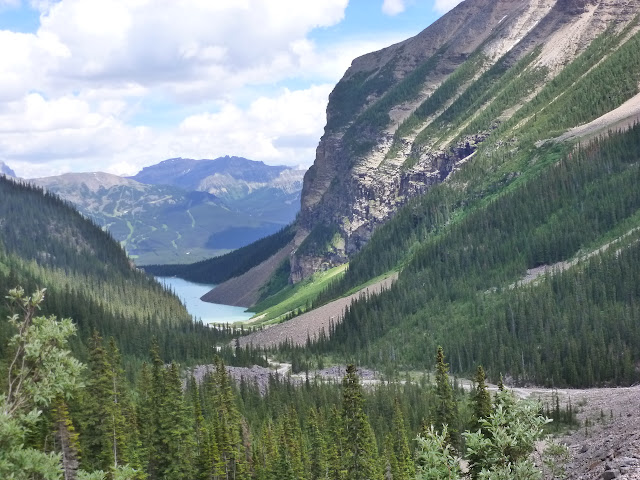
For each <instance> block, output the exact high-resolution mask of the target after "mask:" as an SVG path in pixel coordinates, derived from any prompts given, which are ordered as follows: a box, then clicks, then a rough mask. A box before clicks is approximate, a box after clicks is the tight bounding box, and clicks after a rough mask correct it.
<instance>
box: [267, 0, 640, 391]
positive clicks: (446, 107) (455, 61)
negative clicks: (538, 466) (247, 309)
mask: <svg viewBox="0 0 640 480" xmlns="http://www.w3.org/2000/svg"><path fill="white" fill-rule="evenodd" d="M638 12H640V4H638V3H637V2H601V1H593V2H586V1H573V2H567V1H558V2H555V1H552V0H549V1H546V2H530V3H529V2H484V1H480V0H476V1H473V0H468V1H466V2H463V3H462V4H460V5H459V6H458V7H456V8H455V9H454V10H452V11H451V12H450V13H448V14H447V15H445V16H444V17H442V18H441V19H440V20H439V21H438V22H436V23H435V24H434V25H432V26H430V27H429V28H427V29H426V30H425V31H424V32H422V33H421V34H419V35H418V36H416V37H414V38H412V39H409V40H407V41H405V42H402V43H400V44H397V45H393V46H391V47H389V48H387V49H384V50H382V51H380V52H375V53H372V54H369V55H365V56H364V57H361V58H359V59H356V60H354V62H353V64H352V66H351V67H350V69H349V70H348V71H347V73H346V74H345V77H344V78H343V80H342V81H341V82H340V83H339V84H338V85H337V86H336V88H335V89H334V92H333V93H332V95H331V97H330V102H329V107H328V122H327V127H326V129H325V135H324V136H323V138H322V139H321V141H320V146H319V148H318V157H317V158H316V162H315V164H314V166H313V167H312V168H311V169H310V171H309V172H308V173H307V175H306V176H305V185H304V189H303V193H302V211H301V214H300V216H299V218H298V221H297V222H296V223H295V224H294V228H295V232H296V237H295V239H294V242H295V247H294V250H293V252H292V254H291V255H290V257H289V266H290V270H289V275H290V276H289V279H290V280H292V281H294V282H299V281H300V280H302V279H304V278H308V277H309V276H310V275H311V274H312V273H313V272H315V271H318V270H327V269H329V268H330V267H332V266H334V265H339V264H341V263H344V262H346V261H347V260H349V267H348V269H347V271H346V273H345V274H344V275H343V276H337V277H336V279H335V280H334V281H333V282H332V284H331V285H329V287H328V288H326V289H325V290H324V291H323V292H321V293H320V294H317V293H316V295H315V300H313V301H312V302H309V296H308V295H304V296H300V298H303V297H304V298H305V299H306V300H305V302H306V303H299V304H296V303H295V302H294V301H293V298H294V297H293V295H294V289H292V288H291V287H290V286H287V285H286V284H283V283H279V285H282V286H283V288H282V289H281V290H280V291H279V292H274V293H273V294H272V296H271V297H270V298H262V299H261V302H259V303H258V308H257V310H258V314H260V313H263V312H261V311H260V310H261V308H262V307H261V305H274V304H276V303H277V304H278V305H279V307H278V309H279V311H280V310H283V309H284V308H285V305H286V306H287V307H286V308H288V310H283V311H282V312H281V313H282V314H281V316H280V319H286V318H290V317H291V316H295V315H296V314H297V313H300V312H309V310H310V309H311V308H317V307H319V306H322V305H324V304H326V303H328V302H330V301H333V300H335V299H340V298H344V297H346V296H348V295H350V294H352V293H353V292H354V291H356V290H357V289H358V288H361V286H362V285H366V284H368V282H371V281H372V280H373V279H376V278H380V277H381V276H383V275H388V274H389V272H392V271H399V277H398V281H397V282H396V283H394V285H393V286H392V287H391V288H390V289H389V290H387V291H385V292H383V293H381V294H380V295H371V296H369V297H367V298H364V299H358V300H356V301H354V302H353V303H352V304H351V306H350V307H349V308H348V310H347V312H346V313H345V314H344V320H343V321H342V322H341V323H339V324H337V325H336V326H335V329H333V330H332V332H331V333H332V336H331V338H330V339H329V338H328V335H327V336H325V337H323V338H321V341H319V342H316V343H314V344H312V345H311V346H310V347H307V348H294V347H292V346H291V345H287V346H284V347H282V352H283V354H285V355H295V356H302V357H304V358H306V359H307V361H313V360H312V359H313V358H314V356H316V355H329V356H333V357H335V356H337V357H338V358H344V359H345V360H352V359H359V360H360V361H362V362H364V363H367V364H371V365H375V366H378V367H384V368H398V367H400V368H424V367H425V366H426V365H427V364H428V361H429V359H428V358H425V356H424V351H425V350H426V351H432V350H434V349H435V348H436V346H438V345H442V346H443V347H444V348H445V350H447V351H448V352H450V354H451V359H452V360H451V366H452V368H453V369H454V371H456V372H460V373H466V374H470V373H471V372H473V370H474V368H475V366H476V365H477V364H483V365H484V366H485V368H486V369H487V371H488V373H489V375H490V376H491V378H493V379H494V380H497V378H498V377H499V376H500V375H501V374H502V375H504V376H505V377H506V378H508V379H509V380H510V381H513V382H517V383H527V382H533V383H536V384H541V385H555V386H561V385H571V386H590V385H591V386H592V385H605V384H606V385H610V384H631V383H633V382H636V381H638V380H639V379H640V377H638V372H637V369H636V368H635V365H637V362H639V361H640V339H638V338H637V335H636V333H635V330H634V329H632V328H631V325H634V324H635V323H637V321H638V313H637V312H638V310H637V306H636V300H635V299H636V298H637V297H636V293H635V291H636V287H637V285H638V284H640V283H639V282H640V279H638V278H636V275H635V273H634V272H635V270H636V267H635V262H636V258H637V254H638V247H637V239H638V231H639V230H638V228H639V227H640V217H639V216H638V212H639V209H640V203H638V197H637V189H636V188H635V185H637V180H638V179H637V173H638V170H637V165H638V153H637V152H638V151H640V147H639V145H638V139H639V138H640V128H639V127H638V126H637V125H636V122H637V119H638V118H639V115H640V109H639V108H638V107H639V105H638V102H637V98H638V97H637V95H638V93H639V91H638V86H639V84H640V57H638V55H637V52H638V51H639V49H640V33H639V32H640V28H639V26H638V16H637V15H638ZM610 130H611V131H610ZM281 277H282V272H281V271H280V270H277V271H276V272H274V275H273V277H272V281H271V282H268V283H267V285H274V284H277V282H276V281H275V280H276V279H281ZM534 277H535V279H534ZM305 288H307V287H305ZM315 290H317V289H315ZM264 291H266V287H263V292H264ZM308 291H309V292H312V291H314V287H309V288H308ZM298 295H299V292H298ZM265 308H266V307H265ZM307 314H308V313H305V315H307ZM310 315H313V311H312V312H311V313H310ZM340 317H341V316H340ZM322 321H327V319H322ZM296 323H300V324H302V323H304V322H301V321H298V322H293V323H292V324H291V325H294V324H296ZM282 329H283V331H284V330H286V327H284V326H283V327H282ZM326 333H329V332H326ZM305 335H306V332H295V334H292V335H289V336H290V337H291V338H302V337H304V336H305Z"/></svg>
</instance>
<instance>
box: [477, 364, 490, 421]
mask: <svg viewBox="0 0 640 480" xmlns="http://www.w3.org/2000/svg"><path fill="white" fill-rule="evenodd" d="M485 379H486V377H485V373H484V368H482V365H478V368H477V369H476V375H475V377H474V381H475V383H476V390H475V392H474V395H473V415H474V421H475V427H474V428H476V429H478V428H482V423H481V420H483V419H485V418H488V417H489V415H491V394H490V393H489V390H488V389H487V385H486V383H485Z"/></svg>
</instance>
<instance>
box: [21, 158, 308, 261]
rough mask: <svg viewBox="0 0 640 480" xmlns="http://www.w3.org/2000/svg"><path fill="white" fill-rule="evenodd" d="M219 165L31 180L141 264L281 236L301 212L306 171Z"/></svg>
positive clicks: (176, 164)
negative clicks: (68, 204) (107, 234)
mask: <svg viewBox="0 0 640 480" xmlns="http://www.w3.org/2000/svg"><path fill="white" fill-rule="evenodd" d="M219 160H220V161H207V160H202V161H196V160H182V159H174V160H167V161H165V162H161V163H160V164H158V165H155V166H153V167H146V168H145V169H143V171H142V172H141V173H140V174H139V175H137V176H136V177H133V178H140V179H142V180H144V181H145V182H147V183H141V182H139V181H136V180H134V179H133V178H122V177H118V176H115V175H110V174H107V173H100V172H95V173H69V174H65V175H60V176H55V177H45V178H38V179H33V180H32V182H33V183H35V184H36V185H39V186H42V187H44V188H46V189H47V190H48V191H51V192H54V193H56V194H58V195H60V196H61V197H62V198H64V199H65V200H67V201H69V202H71V203H72V204H74V205H75V206H76V207H77V208H78V209H79V210H80V211H81V212H82V213H83V214H84V215H86V216H87V217H89V218H91V219H92V220H94V221H95V222H96V223H97V224H98V225H100V226H101V227H103V228H106V229H108V230H109V231H110V232H111V234H112V235H113V236H114V237H115V238H116V239H117V240H118V241H120V242H121V243H122V245H123V246H124V247H125V248H126V250H127V252H128V253H129V255H130V256H131V257H132V258H133V259H135V261H136V263H137V264H139V265H146V264H154V263H182V262H186V261H198V260H202V259H204V258H208V257H211V256H215V255H219V254H221V253H225V252H227V251H229V250H232V249H236V248H239V247H242V246H243V245H246V244H249V243H251V242H253V241H255V240H258V239H259V238H262V237H264V236H267V235H269V234H271V233H273V232H276V231H278V230H280V229H281V228H282V227H283V226H284V225H286V224H287V223H290V222H291V221H292V220H293V219H294V218H295V215H296V213H297V211H298V209H299V202H300V189H301V187H302V172H299V171H294V170H290V169H287V168H285V167H270V166H267V165H265V164H263V163H262V162H253V161H251V160H246V159H237V158H235V157H231V158H229V157H226V158H222V159H219ZM201 162H203V163H204V168H203V166H202V165H201ZM211 164H213V165H214V166H215V168H212V167H211ZM207 165H208V166H207ZM236 169H237V170H236ZM214 170H215V172H217V173H212V172H214ZM232 172H235V173H232ZM233 175H235V177H234V176H233ZM260 178H262V179H263V180H262V181H261V180H259V179H260ZM205 183H206V184H207V185H208V188H207V189H206V190H203V188H204V187H202V185H204V184H205ZM211 192H217V193H219V194H220V196H218V195H216V194H213V193H211Z"/></svg>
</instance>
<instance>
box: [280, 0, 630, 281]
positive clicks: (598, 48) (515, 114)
mask: <svg viewBox="0 0 640 480" xmlns="http://www.w3.org/2000/svg"><path fill="white" fill-rule="evenodd" d="M639 11H640V3H639V2H638V1H637V0H634V1H614V2H605V1H600V0H597V1H596V0H592V1H588V0H544V1H537V0H536V1H524V2H514V1H511V0H498V1H496V0H467V1H465V2H462V3H461V4H459V5H458V6H457V7H456V8H454V9H453V10H451V11H450V12H449V13H447V14H446V15H444V16H443V17H442V18H440V19H439V20H438V21H436V22H435V23H434V24H433V25H431V26H430V27H428V28H427V29H426V30H424V31H423V32H421V33H420V34H418V35H416V36H415V37H413V38H410V39H408V40H406V41H403V42H400V43H398V44H395V45H392V46H390V47H388V48H385V49H383V50H380V51H377V52H373V53H370V54H367V55H364V56H362V57H359V58H357V59H355V60H354V61H353V63H352V65H351V67H350V68H349V69H348V70H347V72H346V73H345V75H344V77H343V78H342V80H340V82H339V83H338V84H337V85H336V87H335V89H334V90H333V92H332V93H331V95H330V97H329V105H328V107H327V125H326V128H325V133H324V135H323V137H322V138H321V140H320V144H319V146H318V149H317V156H316V159H315V162H314V165H313V166H312V167H311V168H310V169H309V171H308V172H307V174H306V175H305V179H304V187H303V191H302V207H301V213H300V218H299V222H298V224H297V225H298V228H299V230H298V236H297V244H298V246H300V247H302V248H298V250H297V252H296V254H295V255H294V256H293V258H292V262H291V268H292V271H291V278H292V280H294V281H299V280H300V279H302V278H305V277H307V276H309V275H310V274H311V273H313V272H314V271H317V270H322V269H325V268H328V267H331V266H333V265H337V264H340V263H344V262H346V261H348V260H349V259H350V258H351V257H352V256H353V255H354V254H355V253H356V252H358V251H359V250H360V249H361V248H362V247H363V246H364V245H365V244H366V243H367V242H368V241H369V239H370V238H371V235H372V233H373V232H374V231H375V230H376V228H378V227H379V226H380V225H382V224H384V223H385V222H387V221H388V220H389V219H390V218H392V217H393V215H394V214H395V212H397V211H398V208H399V207H401V206H402V205H404V204H406V203H407V201H408V200H409V199H410V198H413V197H416V196H418V195H421V194H424V192H426V191H427V190H429V189H430V188H432V186H433V185H435V184H438V183H441V182H443V181H446V180H447V179H448V178H449V177H450V176H451V174H452V173H453V172H455V171H457V170H458V169H459V168H460V167H461V166H462V165H463V164H464V163H469V164H470V165H469V166H468V167H467V168H469V169H474V168H479V169H480V170H479V171H478V172H477V175H479V176H481V175H485V174H486V173H488V172H486V170H487V169H489V170H495V169H500V168H502V169H503V170H504V171H505V174H509V172H508V171H507V170H508V167H506V166H504V165H500V164H499V162H496V161H495V158H496V155H499V156H503V155H511V154H512V153H513V151H522V150H523V149H524V148H528V146H527V147H525V145H529V144H531V141H542V140H544V139H546V138H552V137H555V136H558V135H560V134H562V133H563V132H565V131H567V130H568V129H570V128H572V127H576V126H578V125H581V124H585V123H588V122H591V121H594V120H596V119H598V118H599V117H601V116H602V115H604V114H606V113H607V112H609V111H612V110H615V109H617V108H619V107H620V106H621V105H622V104H623V103H624V102H625V101H626V100H628V99H631V98H632V97H634V95H636V94H637V92H638V88H637V85H638V76H637V71H636V62H635V58H633V55H632V53H631V52H632V51H633V48H634V45H636V44H637V36H636V35H635V33H636V31H637V26H636V24H635V22H636V20H635V18H636V15H637V14H638V12H639ZM622 57H624V59H623V58H622ZM627 59H628V60H627ZM621 62H628V64H629V67H630V68H629V70H628V71H627V72H618V71H616V72H612V71H609V72H606V71H605V69H606V66H605V64H607V65H610V66H611V65H614V64H615V65H617V68H620V65H622V64H623V63H621ZM618 73H619V74H620V75H617V74H618ZM614 76H616V78H613V77H614ZM595 82H597V83H598V85H597V87H595V86H594V87H593V88H592V87H590V86H589V85H588V84H590V83H595ZM588 89H591V90H593V95H592V94H591V93H592V92H591V91H589V92H587V90H588ZM585 93H588V94H589V96H587V97H585V96H582V97H581V96H580V95H584V94H585ZM541 94H543V95H541ZM557 100H561V101H557ZM634 105H636V106H637V103H636V104H634ZM632 110H633V109H632ZM633 111H636V110H633ZM633 111H629V112H628V114H629V115H631V114H632V113H633ZM620 115H622V116H623V117H624V116H625V114H624V112H620ZM616 118H617V117H616ZM605 120H606V119H605ZM612 124H615V120H611V121H609V122H608V123H604V124H603V125H601V127H604V128H606V125H612ZM533 132H535V133H533ZM525 137H529V140H528V141H527V143H526V144H525V143H524V142H523V140H524V139H525ZM533 137H535V138H533ZM481 146H482V148H481ZM478 150H480V151H479V152H477V155H475V156H474V157H471V155H472V154H474V153H475V152H476V151H478ZM533 155H535V154H533ZM492 156H493V160H491V157H492ZM492 164H493V165H492ZM511 174H515V175H517V174H518V169H517V168H514V169H512V171H511ZM307 235H309V238H307V240H306V241H305V242H303V240H304V239H305V238H306V237H307Z"/></svg>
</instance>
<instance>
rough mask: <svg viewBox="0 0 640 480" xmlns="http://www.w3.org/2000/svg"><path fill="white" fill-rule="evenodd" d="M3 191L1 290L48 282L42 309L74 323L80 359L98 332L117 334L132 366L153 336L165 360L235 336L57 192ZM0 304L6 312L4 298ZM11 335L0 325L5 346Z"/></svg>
mask: <svg viewBox="0 0 640 480" xmlns="http://www.w3.org/2000/svg"><path fill="white" fill-rule="evenodd" d="M0 197H1V198H2V202H0V291H2V292H5V294H6V292H8V291H9V289H11V288H15V287H16V286H18V285H21V286H22V287H23V288H24V289H25V291H27V292H32V291H34V290H35V289H37V288H47V297H46V302H45V303H44V304H43V311H42V312H43V313H44V314H53V315H56V316H58V317H59V318H62V317H70V318H72V319H73V320H74V321H75V322H76V325H77V328H78V335H77V337H75V338H74V339H73V340H72V344H73V347H74V350H75V352H76V354H77V355H78V356H79V357H80V358H84V356H85V355H86V349H87V346H88V343H87V342H88V340H89V338H90V337H91V336H92V334H93V332H94V330H95V331H97V332H99V333H100V334H101V335H102V336H104V337H105V338H106V337H109V336H113V337H114V338H115V339H116V342H117V345H118V346H119V348H120V350H121V351H122V353H123V355H124V356H125V357H126V358H127V359H128V360H127V364H128V365H130V366H133V365H134V363H135V362H133V363H132V362H130V361H129V360H134V359H136V360H135V361H139V359H141V358H146V357H147V356H148V351H149V348H150V345H151V342H152V340H153V338H154V337H155V338H156V339H157V340H158V342H159V343H160V344H161V345H163V348H164V349H165V351H166V354H167V356H168V358H174V359H180V361H187V362H188V361H193V360H195V359H198V358H201V359H202V358H208V356H209V355H210V350H211V348H212V345H214V344H215V343H216V342H226V341H228V339H229V338H231V337H230V336H229V335H227V334H226V333H225V332H218V331H217V330H214V329H210V328H208V327H207V326H203V325H201V324H198V323H195V322H194V321H193V319H192V318H191V316H190V315H189V314H188V313H187V311H186V309H185V307H184V306H183V305H182V304H181V303H180V301H179V299H178V298H177V297H176V296H175V295H173V294H172V293H170V292H168V291H166V290H165V289H164V288H163V287H162V286H161V285H159V284H158V283H157V282H155V281H154V280H152V279H150V278H149V277H147V276H146V275H145V274H144V273H142V272H140V271H139V270H137V269H135V267H134V266H133V265H132V264H131V263H130V261H129V259H128V258H127V256H126V254H125V252H124V250H123V249H122V248H121V247H120V245H119V244H118V243H117V242H116V241H114V239H113V237H112V236H111V235H110V234H108V233H106V232H104V231H103V230H101V229H100V228H98V227H97V226H96V225H95V224H93V223H92V222H90V221H88V220H87V219H85V218H83V217H82V216H81V215H80V214H79V213H78V212H77V211H76V210H74V209H73V208H71V207H70V206H69V205H68V204H66V203H65V202H63V201H62V200H60V199H59V198H58V197H57V196H55V195H52V194H47V193H44V192H43V191H42V190H41V189H39V188H36V187H33V186H29V185H26V184H20V183H15V182H14V181H12V180H8V179H5V178H0ZM5 294H3V295H5ZM0 310H1V311H0V314H1V315H2V316H3V317H4V316H6V315H7V314H8V311H7V310H6V306H5V303H4V302H3V303H2V306H1V307H0ZM5 325H6V323H5ZM9 333H11V330H10V329H7V328H6V326H5V327H3V328H2V330H1V331H0V340H1V341H0V345H4V344H5V341H6V338H7V335H8V334H9ZM229 333H230V332H229Z"/></svg>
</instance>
